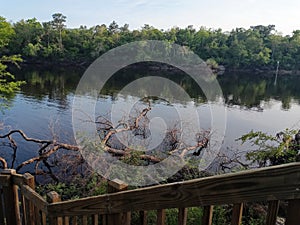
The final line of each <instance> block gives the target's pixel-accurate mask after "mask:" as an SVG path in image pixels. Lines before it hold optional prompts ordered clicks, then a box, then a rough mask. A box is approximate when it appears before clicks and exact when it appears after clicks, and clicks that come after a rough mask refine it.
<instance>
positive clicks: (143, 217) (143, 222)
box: [139, 211, 148, 225]
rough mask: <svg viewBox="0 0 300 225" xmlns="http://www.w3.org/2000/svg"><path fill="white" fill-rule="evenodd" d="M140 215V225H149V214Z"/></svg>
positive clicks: (142, 213) (142, 212)
mask: <svg viewBox="0 0 300 225" xmlns="http://www.w3.org/2000/svg"><path fill="white" fill-rule="evenodd" d="M139 214H140V225H147V220H148V212H147V211H140V212H139Z"/></svg>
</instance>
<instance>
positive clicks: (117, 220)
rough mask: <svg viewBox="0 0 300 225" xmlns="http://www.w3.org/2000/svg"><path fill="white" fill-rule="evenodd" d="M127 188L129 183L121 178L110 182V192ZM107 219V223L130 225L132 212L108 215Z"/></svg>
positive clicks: (111, 224) (108, 224)
mask: <svg viewBox="0 0 300 225" xmlns="http://www.w3.org/2000/svg"><path fill="white" fill-rule="evenodd" d="M127 189H128V184H126V183H124V182H123V181H121V180H119V179H114V180H112V181H109V182H108V193H116V192H120V191H126V190H127ZM106 221H107V225H120V224H122V225H130V222H131V212H127V213H118V214H111V215H107V219H106Z"/></svg>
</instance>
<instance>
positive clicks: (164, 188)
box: [48, 163, 300, 216]
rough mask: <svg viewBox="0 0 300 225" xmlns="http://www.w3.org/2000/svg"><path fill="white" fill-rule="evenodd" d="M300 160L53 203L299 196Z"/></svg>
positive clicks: (60, 209) (135, 206)
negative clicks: (298, 161)
mask: <svg viewBox="0 0 300 225" xmlns="http://www.w3.org/2000/svg"><path fill="white" fill-rule="evenodd" d="M299 187H300V163H293V164H286V165H280V166H274V167H269V168H262V169H256V170H250V171H242V172H238V173H234V174H226V175H220V176H214V177H207V178H201V179H196V180H191V181H185V182H178V183H172V184H166V185H159V186H154V187H148V188H142V189H137V190H131V191H124V192H121V193H115V194H107V195H102V196H97V197H89V198H83V199H78V200H71V201H65V202H60V203H53V204H50V205H49V206H48V212H49V213H51V214H53V215H55V216H72V215H80V214H96V213H98V214H114V213H122V212H126V211H128V209H131V210H132V211H141V210H142V211H144V210H145V211H147V210H157V209H166V208H187V207H194V206H205V205H222V204H235V203H241V202H257V201H272V200H289V199H300V190H299Z"/></svg>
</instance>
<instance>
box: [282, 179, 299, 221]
mask: <svg viewBox="0 0 300 225" xmlns="http://www.w3.org/2000/svg"><path fill="white" fill-rule="evenodd" d="M298 179H299V178H298ZM299 221H300V199H295V200H289V203H288V212H287V218H286V222H285V225H298V224H299Z"/></svg>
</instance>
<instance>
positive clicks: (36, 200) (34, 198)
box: [20, 185, 48, 213]
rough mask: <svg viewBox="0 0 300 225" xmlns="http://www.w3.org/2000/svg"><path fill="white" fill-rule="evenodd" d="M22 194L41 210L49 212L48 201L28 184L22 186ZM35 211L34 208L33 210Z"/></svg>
mask: <svg viewBox="0 0 300 225" xmlns="http://www.w3.org/2000/svg"><path fill="white" fill-rule="evenodd" d="M20 191H21V193H22V195H23V196H24V197H25V198H26V199H27V200H29V201H30V202H31V203H32V204H33V205H34V206H35V207H37V208H38V209H39V210H41V211H43V212H44V213H47V206H48V203H47V202H46V201H45V200H44V199H43V198H42V197H41V196H40V195H39V194H38V193H36V192H35V191H33V190H32V189H31V188H30V187H29V186H28V185H23V186H20ZM33 211H34V210H33Z"/></svg>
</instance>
